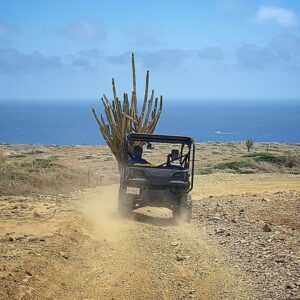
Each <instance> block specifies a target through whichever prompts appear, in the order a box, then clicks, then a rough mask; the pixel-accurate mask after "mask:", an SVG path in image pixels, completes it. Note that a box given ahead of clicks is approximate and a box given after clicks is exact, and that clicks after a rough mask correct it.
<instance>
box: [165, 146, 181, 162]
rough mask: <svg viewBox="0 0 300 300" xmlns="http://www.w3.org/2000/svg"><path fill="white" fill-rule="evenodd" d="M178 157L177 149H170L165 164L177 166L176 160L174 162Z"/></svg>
mask: <svg viewBox="0 0 300 300" xmlns="http://www.w3.org/2000/svg"><path fill="white" fill-rule="evenodd" d="M178 159H179V151H178V150H177V149H172V150H171V154H169V155H168V160H167V165H168V166H178V162H175V161H176V160H178ZM174 162H175V163H174Z"/></svg>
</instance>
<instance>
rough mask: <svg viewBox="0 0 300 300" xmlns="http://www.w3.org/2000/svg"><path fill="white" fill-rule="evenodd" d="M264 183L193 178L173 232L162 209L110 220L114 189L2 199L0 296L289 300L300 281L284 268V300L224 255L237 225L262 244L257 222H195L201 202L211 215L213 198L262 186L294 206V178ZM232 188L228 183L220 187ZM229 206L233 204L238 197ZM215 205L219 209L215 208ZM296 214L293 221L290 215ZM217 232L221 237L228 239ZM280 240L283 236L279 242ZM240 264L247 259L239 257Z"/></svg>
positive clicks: (258, 192)
mask: <svg viewBox="0 0 300 300" xmlns="http://www.w3.org/2000/svg"><path fill="white" fill-rule="evenodd" d="M264 176H266V177H264V178H263V177H262V178H259V177H257V175H256V176H255V177H254V176H253V178H252V177H251V175H245V176H238V175H236V177H232V175H230V174H221V175H220V174H215V175H210V176H198V177H197V183H198V186H200V184H199V182H200V181H201V183H202V184H201V188H196V189H195V191H194V195H193V196H194V199H195V201H196V202H195V204H196V205H195V211H194V212H193V214H194V219H193V222H192V223H191V224H180V225H175V224H173V221H172V219H171V218H170V212H169V211H168V210H163V209H154V208H144V209H143V210H141V211H137V212H136V214H135V220H124V219H120V218H119V217H118V215H117V213H116V211H117V210H116V199H117V189H118V187H117V185H110V186H106V187H104V186H103V187H97V188H92V189H86V190H81V191H79V192H76V193H72V194H69V195H60V196H58V197H57V196H40V197H38V198H34V197H2V198H1V199H0V209H1V210H0V214H1V216H0V217H1V220H3V221H1V225H0V235H1V237H2V239H1V244H0V245H1V248H0V249H1V258H0V259H1V261H0V262H1V264H0V266H1V267H0V278H1V283H0V298H1V299H191V298H193V299H267V298H266V297H267V296H268V295H271V297H270V298H272V299H293V297H294V296H295V297H296V296H298V292H299V286H298V285H297V280H298V279H299V280H300V274H299V278H298V279H297V278H296V277H295V276H297V274H296V275H295V273H293V270H294V269H291V271H290V272H291V278H293V277H295V283H294V282H293V283H292V286H291V288H289V289H288V290H287V291H285V290H283V292H282V293H286V294H284V297H282V295H283V294H280V295H279V294H278V293H279V292H278V291H277V290H276V291H274V293H273V294H272V290H270V291H268V290H267V289H266V288H265V293H264V294H263V293H262V290H261V289H260V288H259V286H258V283H259V281H260V280H261V278H260V277H258V276H257V275H256V274H255V273H253V272H252V273H251V272H249V271H248V268H247V267H246V261H245V262H244V261H243V259H242V260H241V259H240V258H239V257H238V256H235V254H234V253H233V251H232V248H231V247H230V241H231V240H230V239H231V238H232V236H233V234H232V232H233V231H230V230H234V229H233V228H231V227H230V228H229V227H225V225H226V224H227V225H228V226H231V224H233V225H234V226H236V224H237V223H238V222H240V227H235V228H241V229H240V231H242V230H244V228H245V226H248V223H249V226H257V227H255V228H258V229H255V230H258V231H259V233H258V234H259V236H262V235H263V234H265V233H264V232H263V231H262V230H261V227H260V223H259V225H257V224H254V225H252V223H253V222H252V223H251V221H249V222H248V221H247V218H246V217H243V216H241V213H239V218H240V219H238V218H237V217H235V222H227V221H226V220H227V219H226V218H225V219H222V218H223V216H222V214H220V209H219V208H218V211H217V213H218V215H217V216H216V215H214V216H213V218H214V219H213V218H212V219H209V218H208V216H209V217H211V215H209V214H207V216H205V218H206V219H207V220H209V221H210V220H211V222H207V223H205V222H204V221H203V220H201V219H199V216H200V215H203V214H205V208H204V206H203V207H202V206H201V205H202V203H205V205H208V206H209V205H210V204H209V203H213V204H212V206H211V207H210V206H209V207H208V208H207V212H209V213H210V212H211V211H210V209H211V210H213V211H214V214H215V205H216V203H217V204H218V205H219V207H220V204H219V203H220V200H219V198H216V197H219V196H228V195H235V197H236V196H238V197H241V195H244V194H248V195H253V199H256V197H257V196H259V197H260V198H261V197H262V196H263V197H266V195H265V193H266V191H268V188H269V186H270V184H269V183H270V182H272V187H271V190H270V192H269V194H268V195H269V196H268V197H269V198H270V197H271V196H270V195H273V196H274V195H276V193H278V192H280V193H284V192H288V193H290V192H291V190H292V193H294V194H293V195H295V196H293V197H292V196H291V197H292V200H291V201H294V202H291V203H292V205H294V204H293V203H296V204H297V205H298V204H299V201H300V200H299V192H300V185H299V182H300V181H299V176H298V177H297V176H286V175H284V176H280V175H272V176H275V177H276V176H277V177H276V178H275V177H274V178H270V177H268V179H267V176H268V175H264ZM269 176H271V175H269ZM232 180H234V184H229V183H230V181H231V183H232ZM268 180H269V182H268ZM198 181H199V182H198ZM217 181H218V182H221V185H222V189H220V190H218V188H216V189H215V188H213V187H215V182H217ZM249 182H250V183H251V184H249ZM201 189H202V190H201ZM221 191H223V192H221ZM224 191H225V192H224ZM214 193H215V194H214ZM270 193H271V194H270ZM274 197H275V196H274ZM201 199H204V200H203V202H201V201H202V200H201ZM205 199H209V201H208V200H207V201H206V202H205ZM215 199H216V201H217V202H214V200H215ZM274 199H275V198H274ZM288 199H290V198H288V197H286V200H288ZM231 200H232V199H231ZM235 200H236V201H237V203H238V202H239V198H236V199H235ZM272 201H273V200H272ZM272 201H271V202H272ZM274 201H275V200H274ZM222 203H223V204H222V205H226V201H225V200H223V202H222ZM252 203H253V201H252ZM272 203H273V202H272ZM274 203H275V202H274ZM296 204H295V205H296ZM203 205H204V204H203ZM297 207H298V206H297ZM299 208H300V207H299ZM198 209H200V210H201V213H200V211H198ZM293 210H294V209H293ZM198 212H199V213H198ZM296 213H298V215H299V210H298V212H296ZM250 215H251V214H250ZM225 221H226V223H225ZM260 221H261V220H260ZM247 222H248V223H247ZM221 225H222V226H223V227H222V228H221V229H222V230H223V231H220V226H221ZM280 226H281V225H280ZM251 228H252V227H251ZM278 230H280V229H278ZM286 230H288V229H286ZM226 232H231V236H230V234H229V235H226ZM261 232H262V233H261ZM288 233H289V232H288ZM251 234H252V233H251ZM294 234H296V235H294V236H292V237H291V239H292V241H294V240H295V249H296V250H294V254H295V256H296V261H297V255H298V254H299V248H298V249H297V247H299V244H297V243H298V241H300V240H299V232H298V231H296V232H295V231H294ZM220 235H222V237H221V238H222V240H220ZM236 236H237V237H238V234H236ZM249 236H250V235H249ZM251 236H252V235H251ZM252 238H253V237H252ZM263 238H264V237H263V236H262V237H260V239H263ZM289 238H290V235H289V237H287V238H286V241H289V240H288V239H289ZM249 239H250V238H249ZM266 239H270V236H269V237H266ZM232 241H235V240H232ZM251 241H252V240H251ZM246 242H247V240H246ZM249 242H250V240H249ZM234 243H235V242H234ZM269 243H270V244H271V242H269ZM241 244H244V242H243V243H241ZM234 245H235V247H242V246H243V245H242V246H240V244H234ZM291 245H292V244H291V243H289V245H288V246H289V247H291ZM297 245H298V246H297ZM292 246H293V245H292ZM257 251H258V252H259V251H260V250H259V249H258V250H257ZM297 251H298V252H297ZM255 255H256V254H255ZM245 259H247V260H248V258H247V256H245ZM244 263H245V265H244ZM250 263H251V262H250ZM299 263H300V262H299ZM296 267H297V266H296ZM285 268H287V266H285ZM295 272H296V271H295ZM287 276H288V275H287ZM287 278H290V277H287ZM281 280H285V278H282V279H281ZM271 284H272V281H271ZM299 285H300V281H299ZM285 288H286V286H285V282H284V287H283V289H285ZM280 291H281V290H280ZM276 293H277V294H276ZM280 293H281V292H280ZM276 295H278V298H276ZM279 297H281V298H279ZM289 297H290V298H289ZM295 299H296V298H295Z"/></svg>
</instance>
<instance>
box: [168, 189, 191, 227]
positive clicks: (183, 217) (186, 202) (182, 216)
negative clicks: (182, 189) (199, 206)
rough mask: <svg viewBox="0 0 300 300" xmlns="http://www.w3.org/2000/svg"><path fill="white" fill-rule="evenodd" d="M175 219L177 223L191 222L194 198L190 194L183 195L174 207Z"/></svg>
mask: <svg viewBox="0 0 300 300" xmlns="http://www.w3.org/2000/svg"><path fill="white" fill-rule="evenodd" d="M173 217H174V218H175V219H176V220H177V221H184V222H188V223H189V222H191V219H192V196H191V195H190V194H188V193H184V194H181V195H180V197H179V198H178V200H177V203H176V205H174V207H173Z"/></svg>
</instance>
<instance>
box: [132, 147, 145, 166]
mask: <svg viewBox="0 0 300 300" xmlns="http://www.w3.org/2000/svg"><path fill="white" fill-rule="evenodd" d="M142 156H143V148H142V147H141V146H134V148H133V157H131V158H130V159H128V164H131V165H133V164H148V163H149V162H148V161H147V160H146V159H144V158H142Z"/></svg>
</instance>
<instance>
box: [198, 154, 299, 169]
mask: <svg viewBox="0 0 300 300" xmlns="http://www.w3.org/2000/svg"><path fill="white" fill-rule="evenodd" d="M299 167H300V164H299V160H298V158H297V156H296V155H292V154H285V155H284V154H280V155H277V154H276V155H275V154H273V153H269V152H255V153H250V154H244V155H242V156H240V159H239V160H232V161H226V162H221V163H217V164H213V165H208V166H205V167H202V168H196V170H195V173H196V174H198V175H207V174H211V173H214V172H218V171H222V172H235V173H239V174H250V173H258V172H266V173H271V172H284V173H292V174H300V168H299Z"/></svg>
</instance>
